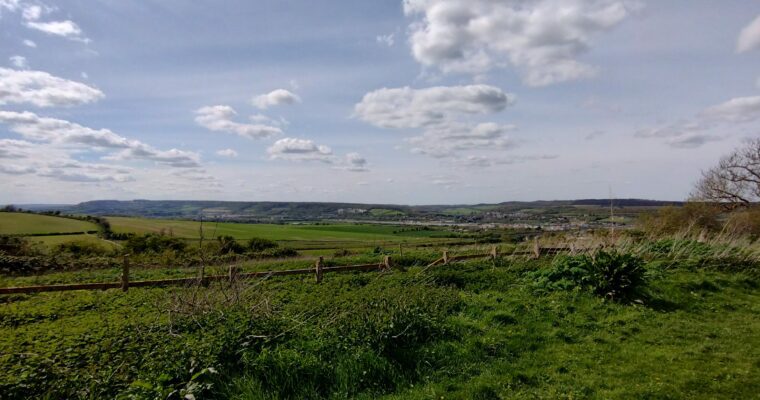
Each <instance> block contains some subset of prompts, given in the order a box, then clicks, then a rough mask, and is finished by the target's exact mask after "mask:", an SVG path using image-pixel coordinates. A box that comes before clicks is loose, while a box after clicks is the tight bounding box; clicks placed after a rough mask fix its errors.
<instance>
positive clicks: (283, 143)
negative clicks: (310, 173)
mask: <svg viewBox="0 0 760 400" xmlns="http://www.w3.org/2000/svg"><path fill="white" fill-rule="evenodd" d="M267 154H269V158H270V159H273V160H274V159H282V160H290V161H321V162H324V163H332V162H333V161H334V156H333V152H332V149H331V148H329V147H327V146H324V145H317V144H315V143H314V142H313V141H311V140H308V139H298V138H282V139H280V140H278V141H276V142H274V144H272V145H271V146H270V147H269V148H268V149H267Z"/></svg>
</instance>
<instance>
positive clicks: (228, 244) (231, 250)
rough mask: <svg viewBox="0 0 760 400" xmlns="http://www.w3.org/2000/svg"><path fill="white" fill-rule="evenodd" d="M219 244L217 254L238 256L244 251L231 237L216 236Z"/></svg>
mask: <svg viewBox="0 0 760 400" xmlns="http://www.w3.org/2000/svg"><path fill="white" fill-rule="evenodd" d="M216 240H217V242H218V243H219V250H218V251H219V254H240V253H242V252H243V251H244V250H245V249H244V248H243V246H241V245H240V243H238V242H237V240H235V238H234V237H232V236H217V238H216Z"/></svg>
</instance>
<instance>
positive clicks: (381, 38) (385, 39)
mask: <svg viewBox="0 0 760 400" xmlns="http://www.w3.org/2000/svg"><path fill="white" fill-rule="evenodd" d="M393 36H394V34H393V33H389V34H387V35H377V37H375V40H376V41H377V43H379V44H382V45H385V46H388V47H391V46H393V43H394V38H393Z"/></svg>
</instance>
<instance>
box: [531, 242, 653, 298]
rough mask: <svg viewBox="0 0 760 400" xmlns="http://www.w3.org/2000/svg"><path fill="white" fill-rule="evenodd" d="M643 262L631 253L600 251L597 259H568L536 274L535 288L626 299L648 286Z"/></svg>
mask: <svg viewBox="0 0 760 400" xmlns="http://www.w3.org/2000/svg"><path fill="white" fill-rule="evenodd" d="M644 272H645V271H644V262H643V261H642V260H641V259H640V258H638V257H636V256H633V255H631V254H626V253H618V252H615V251H610V252H606V251H600V252H598V253H596V254H595V255H594V256H588V255H580V256H566V257H561V258H558V259H556V260H555V262H554V263H552V265H551V267H550V268H548V269H545V270H540V271H536V272H534V273H533V278H534V279H535V281H536V285H537V286H538V287H541V288H543V289H548V290H558V289H559V290H569V289H574V288H580V289H584V290H589V291H591V292H593V293H594V294H596V295H598V296H602V297H605V298H609V299H612V300H625V299H629V298H630V297H631V296H632V295H634V294H635V293H636V292H637V291H638V290H639V289H640V288H641V287H642V286H643V285H644V283H645V276H644Z"/></svg>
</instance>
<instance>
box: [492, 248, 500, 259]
mask: <svg viewBox="0 0 760 400" xmlns="http://www.w3.org/2000/svg"><path fill="white" fill-rule="evenodd" d="M497 257H499V249H498V248H497V247H496V245H494V246H493V247H491V258H493V260H494V261H496V258H497Z"/></svg>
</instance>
